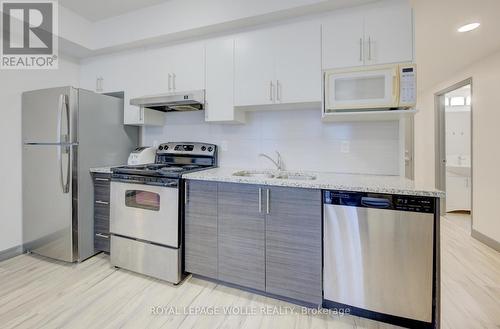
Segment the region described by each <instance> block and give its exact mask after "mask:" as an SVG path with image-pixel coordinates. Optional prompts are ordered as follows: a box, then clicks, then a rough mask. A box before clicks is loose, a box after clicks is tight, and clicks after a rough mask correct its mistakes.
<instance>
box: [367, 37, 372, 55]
mask: <svg viewBox="0 0 500 329" xmlns="http://www.w3.org/2000/svg"><path fill="white" fill-rule="evenodd" d="M368 60H369V61H371V60H372V37H368Z"/></svg>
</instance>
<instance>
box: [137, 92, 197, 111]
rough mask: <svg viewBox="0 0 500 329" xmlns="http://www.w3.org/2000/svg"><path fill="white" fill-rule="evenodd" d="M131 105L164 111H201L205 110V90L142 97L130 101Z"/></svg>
mask: <svg viewBox="0 0 500 329" xmlns="http://www.w3.org/2000/svg"><path fill="white" fill-rule="evenodd" d="M130 105H136V106H140V107H143V108H147V109H151V110H156V111H162V112H172V111H199V110H203V109H204V108H205V90H194V91H186V92H175V93H167V94H160V95H150V96H142V97H138V98H133V99H131V100H130Z"/></svg>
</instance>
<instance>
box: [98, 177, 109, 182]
mask: <svg viewBox="0 0 500 329" xmlns="http://www.w3.org/2000/svg"><path fill="white" fill-rule="evenodd" d="M95 180H96V181H99V182H109V178H96V179H95Z"/></svg>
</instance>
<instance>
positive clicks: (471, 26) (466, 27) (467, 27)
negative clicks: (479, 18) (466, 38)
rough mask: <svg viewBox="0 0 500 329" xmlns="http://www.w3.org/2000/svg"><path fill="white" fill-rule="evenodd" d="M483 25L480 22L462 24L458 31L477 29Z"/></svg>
mask: <svg viewBox="0 0 500 329" xmlns="http://www.w3.org/2000/svg"><path fill="white" fill-rule="evenodd" d="M479 25H481V24H480V23H470V24H465V25H463V26H460V27H459V28H458V32H469V31H472V30H475V29H477V28H478V27H479Z"/></svg>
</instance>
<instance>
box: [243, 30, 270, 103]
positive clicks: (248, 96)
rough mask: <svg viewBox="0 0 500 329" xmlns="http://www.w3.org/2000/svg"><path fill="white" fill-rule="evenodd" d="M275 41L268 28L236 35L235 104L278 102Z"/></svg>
mask: <svg viewBox="0 0 500 329" xmlns="http://www.w3.org/2000/svg"><path fill="white" fill-rule="evenodd" d="M274 42H275V37H274V35H273V34H272V33H269V31H268V30H260V31H256V32H250V33H246V34H242V35H239V36H237V37H236V39H235V59H234V60H235V104H234V105H236V106H248V105H266V104H273V103H274V93H275V90H274V88H275V83H274V54H273V52H274Z"/></svg>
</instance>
